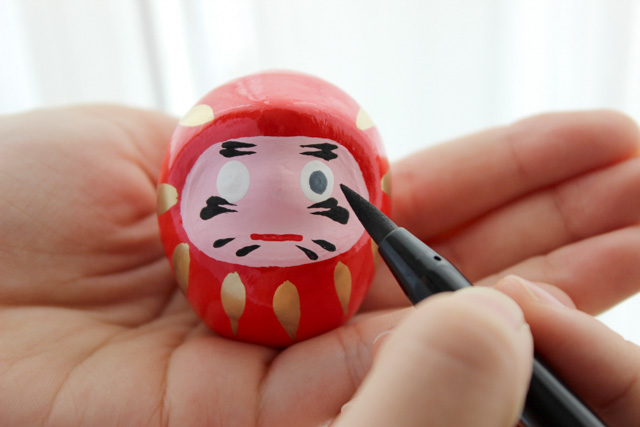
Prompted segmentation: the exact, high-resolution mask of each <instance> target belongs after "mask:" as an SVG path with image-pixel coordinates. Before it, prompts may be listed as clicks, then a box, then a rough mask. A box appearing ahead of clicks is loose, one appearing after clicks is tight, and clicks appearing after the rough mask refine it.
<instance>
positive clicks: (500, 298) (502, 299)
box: [456, 286, 525, 331]
mask: <svg viewBox="0 0 640 427" xmlns="http://www.w3.org/2000/svg"><path fill="white" fill-rule="evenodd" d="M456 294H458V295H459V297H461V298H467V299H469V300H473V301H474V303H478V304H483V305H485V306H487V307H489V308H491V309H492V311H493V312H495V313H498V314H500V315H501V316H502V317H503V318H504V320H505V322H506V323H507V324H509V325H510V326H511V327H513V329H514V330H516V331H518V330H520V328H522V326H523V325H524V324H525V321H524V315H523V314H522V310H521V309H520V307H519V306H518V304H516V303H515V301H513V300H512V299H511V298H509V297H508V296H506V295H505V294H503V293H501V292H498V291H496V290H494V289H491V288H485V287H480V286H478V287H476V286H473V287H471V288H465V289H463V290H461V291H458V292H456Z"/></svg>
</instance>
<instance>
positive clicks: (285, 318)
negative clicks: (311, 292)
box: [273, 280, 300, 341]
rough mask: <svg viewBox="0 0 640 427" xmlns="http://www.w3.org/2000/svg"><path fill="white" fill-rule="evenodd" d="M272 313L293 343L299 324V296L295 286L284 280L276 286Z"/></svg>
mask: <svg viewBox="0 0 640 427" xmlns="http://www.w3.org/2000/svg"><path fill="white" fill-rule="evenodd" d="M273 312H274V313H275V314H276V317H277V318H278V321H279V322H280V324H281V325H282V327H283V328H284V330H285V331H286V332H287V335H289V338H291V341H295V340H296V333H297V332H298V326H299V324H300V295H298V289H297V288H296V285H294V284H293V283H291V282H290V281H288V280H286V281H285V282H284V283H283V284H281V285H280V286H278V289H276V292H275V293H274V294H273Z"/></svg>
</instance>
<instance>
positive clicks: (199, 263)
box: [158, 72, 391, 346]
mask: <svg viewBox="0 0 640 427" xmlns="http://www.w3.org/2000/svg"><path fill="white" fill-rule="evenodd" d="M198 104H207V105H209V106H210V107H211V109H212V110H213V113H214V117H215V119H214V120H213V121H211V122H208V123H204V124H202V125H199V126H193V127H187V126H178V127H177V128H176V130H175V132H174V135H173V138H172V140H171V143H170V148H169V150H168V151H167V155H166V156H165V160H164V163H163V167H162V170H161V173H160V176H159V183H167V184H170V185H171V186H173V187H175V188H176V190H177V192H178V203H177V204H175V205H174V206H173V207H171V209H169V210H168V211H167V212H165V213H163V214H162V215H160V216H159V217H158V221H159V225H160V231H161V237H162V242H163V245H164V248H165V252H166V255H167V257H168V258H169V260H171V259H172V254H173V250H174V249H175V247H176V246H177V245H178V244H180V243H188V244H189V254H190V266H189V287H188V291H187V295H186V297H187V299H188V301H189V303H190V304H191V306H192V307H193V309H194V311H195V312H196V313H197V314H198V316H199V317H200V318H201V319H202V321H203V322H204V323H205V324H207V325H208V326H209V327H210V328H211V329H213V330H214V331H215V332H216V333H218V334H219V335H222V336H225V337H229V338H232V339H237V340H241V341H248V342H253V343H258V344H263V345H269V346H287V345H291V344H292V341H291V339H290V338H289V335H288V334H287V332H286V331H285V330H284V328H283V326H282V325H281V324H280V322H279V321H278V319H277V317H276V315H275V314H274V310H273V305H272V304H273V299H274V294H275V291H276V289H277V288H278V286H280V285H281V284H282V283H283V282H284V281H290V282H291V283H293V284H294V285H295V286H296V288H297V290H298V294H299V299H300V313H301V317H300V322H299V326H298V329H297V332H296V340H297V341H300V340H304V339H308V338H311V337H313V336H316V335H318V334H321V333H323V332H326V331H328V330H330V329H332V328H335V327H338V326H340V325H342V324H343V323H344V322H346V321H347V320H348V319H349V318H350V317H351V316H353V314H354V313H355V312H356V311H357V310H358V308H359V306H360V304H361V302H362V300H363V299H364V297H365V295H366V292H367V290H368V288H369V285H370V283H371V281H372V279H373V276H374V271H375V265H374V257H373V254H372V251H371V241H370V238H369V236H368V235H367V234H366V233H363V234H362V236H360V238H359V239H358V240H357V242H356V243H355V244H354V245H353V247H352V248H351V249H349V250H348V251H346V252H344V253H341V254H339V255H336V256H334V257H332V258H328V259H325V260H322V261H316V262H309V263H306V264H303V265H295V266H292V267H249V266H247V265H243V264H242V259H238V262H237V263H229V262H221V261H218V260H216V259H213V258H211V257H209V256H208V255H206V254H205V253H203V252H201V251H200V250H198V249H197V247H196V246H195V245H194V244H193V243H192V242H191V241H190V240H189V238H188V236H187V233H186V231H185V229H184V227H183V221H182V217H181V215H182V212H181V203H180V201H181V200H182V199H181V196H182V192H183V189H184V185H185V181H186V178H187V176H188V174H189V172H190V171H191V169H192V167H193V165H194V163H195V162H196V160H198V158H199V156H200V155H201V154H202V153H203V152H204V151H205V150H206V149H207V148H209V147H211V146H212V145H214V144H221V143H222V142H224V141H228V140H232V139H234V138H243V137H254V136H270V137H291V136H306V137H312V138H325V139H329V140H333V141H337V142H339V143H340V144H341V146H343V147H345V148H346V149H347V150H348V151H349V152H350V153H351V154H352V155H353V157H354V158H355V160H356V161H357V163H358V165H359V166H360V169H361V171H362V176H363V178H364V182H365V184H366V187H367V191H368V192H369V200H370V201H371V202H372V203H373V204H374V205H376V206H377V207H378V208H380V209H381V210H382V211H383V212H385V213H387V214H388V213H389V211H390V205H391V200H390V198H389V196H388V195H387V194H385V193H383V192H382V191H381V186H380V180H381V178H382V176H384V175H385V174H386V173H387V171H388V169H389V163H388V161H387V158H386V157H385V155H384V153H383V152H381V151H380V150H381V147H382V144H381V141H380V136H379V133H378V131H377V129H376V128H375V127H371V128H368V129H365V130H361V129H358V127H357V126H356V117H357V116H358V112H359V111H360V106H359V105H358V104H357V103H356V102H355V101H354V100H353V99H352V98H350V97H349V96H348V95H347V94H346V93H344V92H343V91H342V90H340V89H339V88H337V87H335V86H333V85H331V84H329V83H327V82H325V81H323V80H320V79H317V78H314V77H311V76H308V75H304V74H298V73H284V72H271V73H263V74H256V75H252V76H248V77H244V78H241V79H238V80H234V81H232V82H230V83H227V84H225V85H223V86H220V87H218V88H217V89H214V90H213V91H211V92H210V93H208V94H207V95H205V96H204V97H203V98H202V99H201V100H200V101H199V102H198ZM234 160H238V161H240V162H242V157H237V158H235V159H234ZM275 166H277V165H275ZM275 166H274V165H265V167H275ZM294 179H299V178H295V177H294ZM339 184H340V182H336V183H335V184H334V187H335V188H337V191H340V190H339ZM211 191H212V196H213V195H216V194H214V193H215V185H214V187H213V189H212V190H211ZM335 191H336V190H335V189H334V196H336V193H335ZM265 197H268V195H265ZM336 197H337V196H336ZM267 203H268V200H267ZM310 204H311V203H310ZM223 215H232V214H231V213H229V214H227V213H225V214H223ZM214 220H215V218H214V219H213V220H212V221H214ZM353 220H355V215H353V214H352V216H351V219H350V221H353ZM327 221H331V220H330V219H327ZM210 224H211V226H214V222H211V223H210ZM207 225H209V224H207ZM230 236H231V235H230ZM254 237H255V238H256V240H264V241H265V242H274V241H275V242H277V241H288V240H291V241H299V240H298V239H299V238H301V237H302V236H299V235H288V234H273V235H271V234H262V235H261V234H253V235H251V238H252V239H253V238H254ZM318 238H322V237H321V236H319V237H318ZM212 243H213V242H212ZM265 244H272V243H265ZM232 245H233V242H232V243H229V244H228V245H225V246H224V248H221V250H223V249H224V250H227V249H228V247H230V246H232ZM310 249H312V250H314V251H316V250H319V248H318V247H312V248H310ZM255 253H256V254H257V253H258V251H256V252H255ZM338 263H343V264H345V265H347V266H348V267H349V269H350V273H351V278H352V287H351V295H350V300H349V305H348V310H347V313H346V314H345V313H343V311H342V307H341V304H340V301H339V299H338V297H337V295H336V290H335V285H334V271H335V268H336V265H337V264H338ZM230 273H238V275H239V277H240V278H241V280H242V282H243V284H244V285H245V291H246V304H245V307H244V311H243V313H242V316H241V317H240V319H239V321H238V329H237V333H236V334H234V333H233V331H232V326H231V322H230V320H229V317H228V316H227V314H226V313H225V311H224V307H223V305H222V301H221V286H222V282H223V281H224V279H225V277H227V275H228V274H230Z"/></svg>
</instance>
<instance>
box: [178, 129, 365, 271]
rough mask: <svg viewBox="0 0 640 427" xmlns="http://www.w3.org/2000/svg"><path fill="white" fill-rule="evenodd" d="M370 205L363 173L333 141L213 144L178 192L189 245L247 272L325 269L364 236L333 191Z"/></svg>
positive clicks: (260, 139)
mask: <svg viewBox="0 0 640 427" xmlns="http://www.w3.org/2000/svg"><path fill="white" fill-rule="evenodd" d="M339 183H342V184H345V185H347V186H348V187H349V188H352V189H354V190H355V191H357V192H358V193H360V194H362V195H363V196H365V197H368V192H367V186H366V185H365V183H364V178H363V177H362V172H361V171H360V167H359V166H358V163H357V162H356V160H355V159H354V158H353V156H352V155H351V153H349V151H348V150H347V149H346V148H345V147H343V146H342V145H340V144H339V143H338V142H336V141H332V140H329V139H322V138H308V137H304V136H302V137H270V136H257V137H249V138H237V139H234V140H230V141H225V142H222V143H220V144H215V145H212V146H211V147H209V148H208V149H207V150H205V151H204V152H203V153H202V155H201V156H200V157H199V158H198V160H197V161H196V162H195V164H194V166H193V168H192V169H191V172H190V173H189V175H188V176H187V180H186V183H185V186H184V190H183V197H182V202H181V211H182V219H183V222H184V227H185V230H186V232H187V235H188V236H189V239H190V240H191V241H192V242H193V243H194V244H195V245H196V247H197V248H198V249H200V250H201V251H202V252H204V253H205V254H207V255H208V256H210V257H211V258H213V259H216V260H219V261H224V262H230V263H236V264H243V265H247V266H251V267H271V266H276V267H289V266H293V265H301V264H307V263H311V262H314V261H323V260H326V259H329V258H332V257H334V256H336V255H340V254H342V253H344V252H346V251H347V250H348V249H350V248H351V247H353V245H354V244H355V243H356V241H357V240H358V239H359V238H360V236H362V233H363V231H364V229H363V227H362V225H361V224H360V222H358V221H357V219H356V218H355V217H354V215H353V212H352V211H351V209H350V207H349V205H348V203H347V201H346V200H345V198H344V195H343V194H342V191H340V188H339V187H338V184H339Z"/></svg>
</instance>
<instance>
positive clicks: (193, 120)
mask: <svg viewBox="0 0 640 427" xmlns="http://www.w3.org/2000/svg"><path fill="white" fill-rule="evenodd" d="M213 118H214V117H213V109H212V108H211V107H210V106H208V105H207V104H199V105H196V106H195V107H193V108H192V109H190V110H189V111H187V114H185V115H184V116H183V117H182V119H180V126H200V125H203V124H205V123H209V122H211V121H213Z"/></svg>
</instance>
